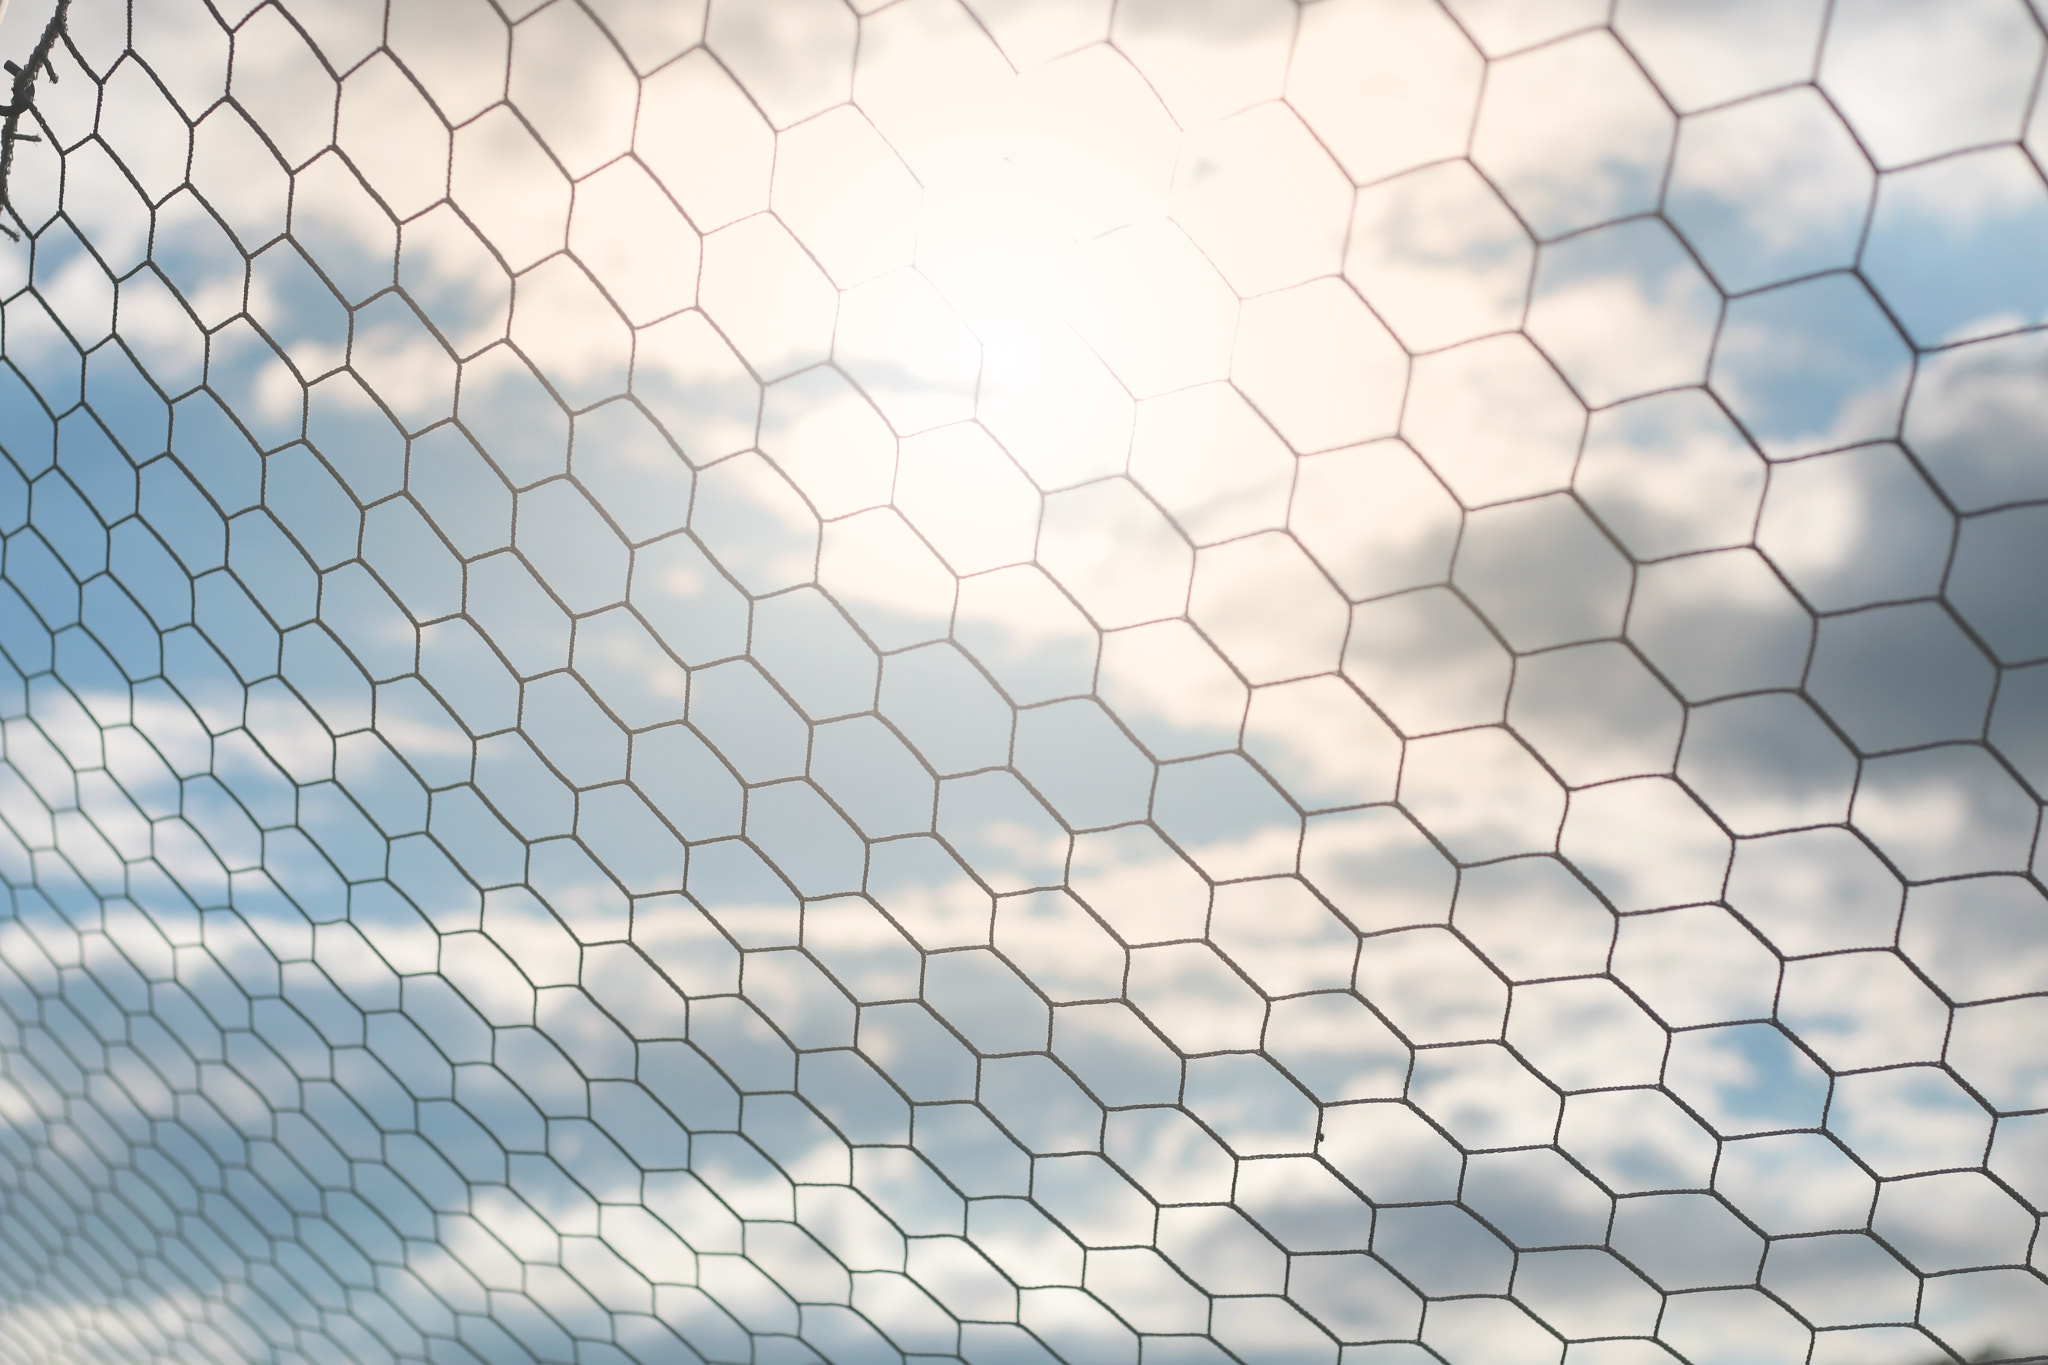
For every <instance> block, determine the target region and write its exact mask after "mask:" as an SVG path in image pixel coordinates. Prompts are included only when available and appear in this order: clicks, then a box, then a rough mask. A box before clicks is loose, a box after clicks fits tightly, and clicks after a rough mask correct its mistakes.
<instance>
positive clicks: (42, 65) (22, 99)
mask: <svg viewBox="0 0 2048 1365" xmlns="http://www.w3.org/2000/svg"><path fill="white" fill-rule="evenodd" d="M70 9H71V0H57V8H56V9H55V10H54V11H52V12H51V14H50V22H49V23H47V24H45V25H43V36H42V37H41V38H39V39H37V40H36V46H35V51H33V52H31V53H30V54H29V58H28V64H27V65H25V66H17V65H15V64H14V63H13V62H9V63H7V70H8V72H9V74H11V75H12V76H13V77H14V91H13V95H12V97H11V98H10V99H9V100H8V102H7V104H6V105H5V106H4V107H0V114H4V115H5V116H6V117H5V121H4V122H0V232H4V233H6V234H7V237H8V240H9V241H14V242H18V241H20V240H21V234H20V233H19V232H16V231H15V230H14V229H13V227H11V226H10V225H9V224H8V223H7V222H6V221H5V217H6V215H7V214H9V213H13V212H14V202H13V200H12V199H10V198H9V197H8V185H9V177H10V175H11V173H12V172H13V170H14V144H15V143H17V142H21V141H24V140H25V141H29V142H39V141H41V139H40V138H38V137H37V136H36V135H35V134H33V133H24V132H22V131H21V116H22V115H23V114H26V113H28V112H29V111H30V110H31V109H33V108H34V107H35V98H36V74H37V73H38V72H42V71H47V72H49V74H50V79H51V81H53V82H54V81H55V80H56V79H57V68H56V66H55V65H53V64H52V63H51V61H50V53H51V52H52V51H54V50H55V49H56V46H57V40H58V39H59V38H62V39H63V40H64V46H65V47H67V48H70V49H71V54H72V55H73V56H74V57H75V56H77V55H78V49H77V48H76V47H75V46H73V45H72V42H71V35H70V34H69V33H68V32H66V31H65V28H64V20H65V17H66V15H67V14H68V12H69V11H70Z"/></svg>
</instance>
